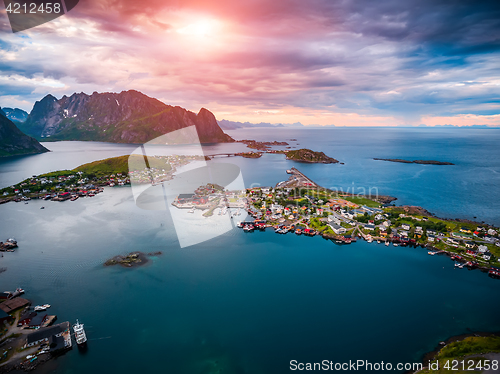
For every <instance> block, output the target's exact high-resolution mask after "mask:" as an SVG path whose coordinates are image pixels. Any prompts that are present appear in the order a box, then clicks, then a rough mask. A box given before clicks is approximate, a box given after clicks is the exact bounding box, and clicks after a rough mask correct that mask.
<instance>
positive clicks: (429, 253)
mask: <svg viewBox="0 0 500 374" xmlns="http://www.w3.org/2000/svg"><path fill="white" fill-rule="evenodd" d="M427 254H428V255H431V256H434V255H435V254H436V252H431V251H429V252H427Z"/></svg>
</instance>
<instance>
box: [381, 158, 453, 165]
mask: <svg viewBox="0 0 500 374" xmlns="http://www.w3.org/2000/svg"><path fill="white" fill-rule="evenodd" d="M374 160H377V161H389V162H401V163H402V164H422V165H455V164H453V163H451V162H442V161H435V160H414V161H410V160H403V159H400V158H374Z"/></svg>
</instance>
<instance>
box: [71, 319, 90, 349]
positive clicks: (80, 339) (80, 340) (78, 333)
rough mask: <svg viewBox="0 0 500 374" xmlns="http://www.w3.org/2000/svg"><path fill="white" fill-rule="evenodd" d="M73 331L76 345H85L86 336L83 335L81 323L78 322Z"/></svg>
mask: <svg viewBox="0 0 500 374" xmlns="http://www.w3.org/2000/svg"><path fill="white" fill-rule="evenodd" d="M73 331H74V332H75V339H76V344H78V345H79V346H83V345H85V343H87V335H85V330H84V329H83V323H80V322H78V320H76V323H75V324H74V325H73Z"/></svg>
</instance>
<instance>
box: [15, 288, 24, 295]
mask: <svg viewBox="0 0 500 374" xmlns="http://www.w3.org/2000/svg"><path fill="white" fill-rule="evenodd" d="M16 291H17V292H19V293H20V294H23V293H24V290H23V289H22V288H16Z"/></svg>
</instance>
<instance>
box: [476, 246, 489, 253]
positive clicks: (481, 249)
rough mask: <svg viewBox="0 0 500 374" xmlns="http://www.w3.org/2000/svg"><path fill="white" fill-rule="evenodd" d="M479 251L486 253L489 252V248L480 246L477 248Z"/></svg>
mask: <svg viewBox="0 0 500 374" xmlns="http://www.w3.org/2000/svg"><path fill="white" fill-rule="evenodd" d="M477 250H478V251H479V252H480V253H485V252H488V247H487V246H485V245H480V246H479V247H477Z"/></svg>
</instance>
